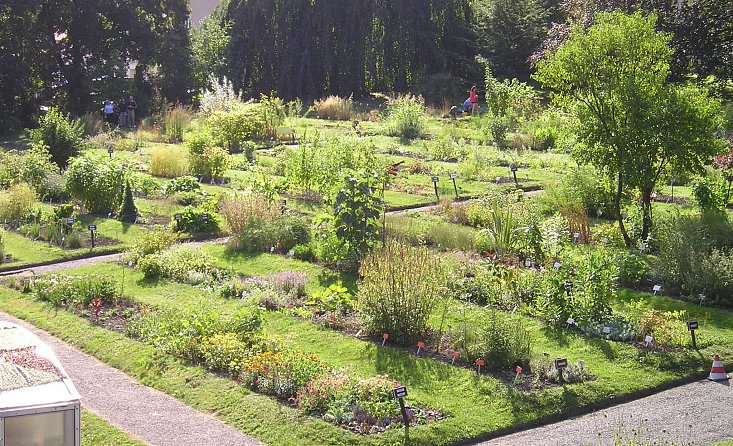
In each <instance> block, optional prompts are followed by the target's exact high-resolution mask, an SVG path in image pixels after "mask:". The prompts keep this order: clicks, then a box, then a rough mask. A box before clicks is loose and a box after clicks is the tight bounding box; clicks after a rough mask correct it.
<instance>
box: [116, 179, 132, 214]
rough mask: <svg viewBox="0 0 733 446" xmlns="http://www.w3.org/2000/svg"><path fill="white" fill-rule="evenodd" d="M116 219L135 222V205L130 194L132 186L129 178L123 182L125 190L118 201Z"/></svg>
mask: <svg viewBox="0 0 733 446" xmlns="http://www.w3.org/2000/svg"><path fill="white" fill-rule="evenodd" d="M117 219H118V220H120V221H122V222H125V223H135V222H136V221H137V207H136V206H135V199H134V198H133V196H132V188H131V187H130V180H127V182H126V183H125V191H124V193H123V197H122V203H120V209H119V211H117Z"/></svg>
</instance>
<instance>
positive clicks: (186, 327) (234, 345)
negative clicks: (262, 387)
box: [127, 305, 262, 372]
mask: <svg viewBox="0 0 733 446" xmlns="http://www.w3.org/2000/svg"><path fill="white" fill-rule="evenodd" d="M261 326H262V313H261V311H260V310H259V309H258V308H256V307H249V306H248V307H240V308H239V309H238V310H237V311H236V312H235V313H233V314H229V315H225V314H222V313H220V312H219V311H217V310H216V309H215V308H214V307H213V306H211V305H201V306H199V307H196V308H184V309H177V310H156V311H152V312H147V313H145V312H144V313H142V314H140V315H139V316H138V317H137V318H135V319H133V320H131V321H130V323H129V324H128V326H127V331H128V334H129V335H131V336H133V337H135V338H138V339H140V340H141V341H143V342H146V343H148V344H151V345H153V346H154V347H155V348H157V349H159V350H160V351H161V352H163V353H167V354H171V355H174V356H176V357H179V358H183V359H185V360H188V361H191V362H194V363H196V362H202V363H204V364H205V365H207V366H209V367H210V368H212V369H214V370H222V371H227V372H229V371H234V372H236V370H231V368H233V367H235V366H237V365H238V364H240V363H242V362H243V361H244V359H245V358H244V356H239V355H240V354H242V355H244V354H245V352H246V350H250V351H251V349H252V348H253V347H254V346H255V345H256V344H257V343H258V342H260V341H261V339H262V328H261ZM219 355H223V356H219Z"/></svg>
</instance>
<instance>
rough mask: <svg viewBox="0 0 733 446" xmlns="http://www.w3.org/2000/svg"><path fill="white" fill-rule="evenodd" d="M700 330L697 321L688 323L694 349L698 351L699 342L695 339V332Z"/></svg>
mask: <svg viewBox="0 0 733 446" xmlns="http://www.w3.org/2000/svg"><path fill="white" fill-rule="evenodd" d="M698 328H700V324H699V323H698V322H697V321H687V329H688V330H690V336H691V337H692V348H694V349H695V350H697V340H696V339H695V330H697V329H698Z"/></svg>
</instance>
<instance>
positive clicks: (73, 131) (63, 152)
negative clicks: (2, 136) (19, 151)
mask: <svg viewBox="0 0 733 446" xmlns="http://www.w3.org/2000/svg"><path fill="white" fill-rule="evenodd" d="M30 134H31V139H32V140H33V146H34V147H35V148H37V149H41V150H43V149H47V150H48V152H49V153H50V154H51V159H52V160H53V162H54V163H56V165H57V166H59V167H60V168H62V169H64V168H65V167H66V164H67V163H68V162H69V158H71V157H72V156H76V155H77V154H78V153H79V149H80V148H81V146H82V144H83V143H84V124H82V122H81V121H80V120H78V119H71V118H69V115H67V114H64V113H62V112H61V111H59V110H58V109H57V108H55V107H51V108H49V109H48V112H46V114H45V115H44V116H42V117H41V119H40V122H39V126H38V128H37V129H33V130H31V132H30Z"/></svg>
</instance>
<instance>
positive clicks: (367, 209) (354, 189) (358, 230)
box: [333, 173, 382, 260]
mask: <svg viewBox="0 0 733 446" xmlns="http://www.w3.org/2000/svg"><path fill="white" fill-rule="evenodd" d="M378 184H379V177H378V176H377V175H368V174H363V173H354V174H353V175H351V176H348V177H346V178H345V179H344V187H343V188H342V189H341V190H340V191H339V192H338V194H337V195H336V201H335V202H334V205H333V214H334V221H333V225H334V227H335V228H336V236H337V237H338V238H339V239H340V240H341V241H342V243H344V244H346V245H347V247H348V251H349V254H350V255H351V257H352V258H353V259H356V260H358V259H361V258H363V257H364V256H366V255H367V254H368V253H369V251H370V250H371V249H372V246H373V245H374V243H376V241H377V240H379V216H380V214H381V212H382V206H381V203H380V201H379V199H378V198H377V197H376V196H375V191H376V188H377V185H378Z"/></svg>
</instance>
